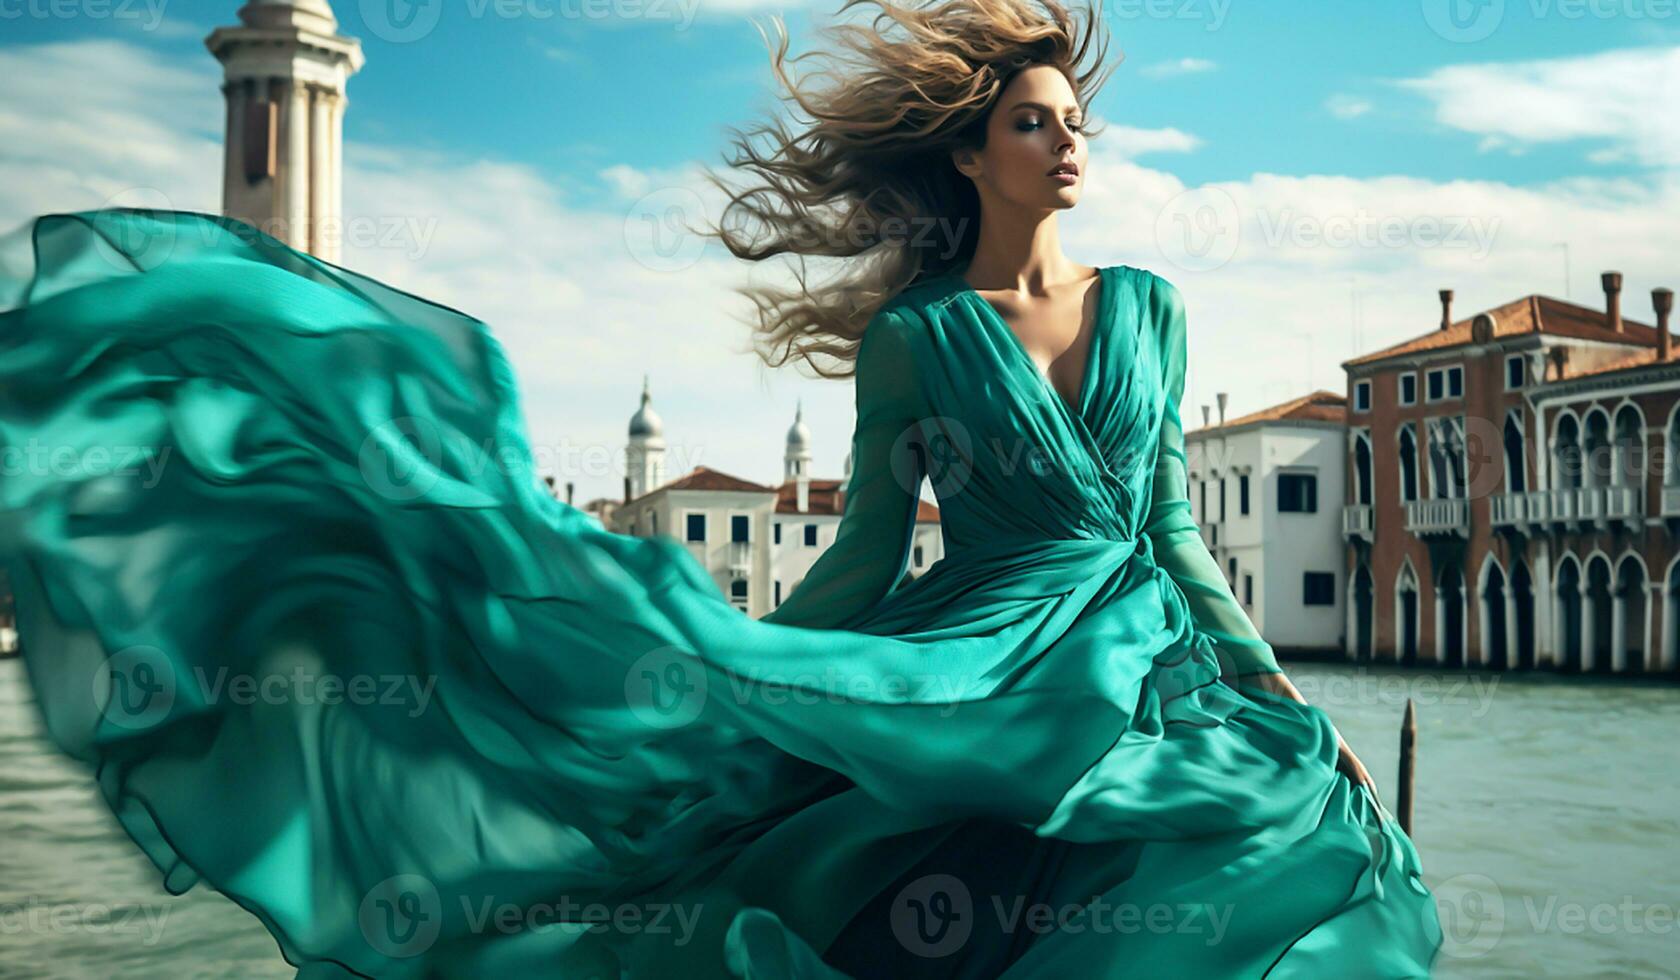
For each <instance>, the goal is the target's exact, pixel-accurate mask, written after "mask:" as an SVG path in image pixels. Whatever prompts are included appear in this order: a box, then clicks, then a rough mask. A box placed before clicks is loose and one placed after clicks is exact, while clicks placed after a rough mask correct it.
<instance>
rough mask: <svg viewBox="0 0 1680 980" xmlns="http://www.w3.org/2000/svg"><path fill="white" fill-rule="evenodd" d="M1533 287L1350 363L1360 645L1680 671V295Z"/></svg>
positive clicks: (1394, 656)
mask: <svg viewBox="0 0 1680 980" xmlns="http://www.w3.org/2000/svg"><path fill="white" fill-rule="evenodd" d="M1602 281H1603V284H1604V291H1605V293H1604V295H1605V299H1604V305H1603V308H1602V309H1589V308H1587V307H1583V306H1579V305H1576V304H1574V303H1569V302H1565V301H1562V300H1558V299H1554V298H1552V297H1548V296H1538V295H1531V296H1526V297H1523V298H1522V299H1519V300H1516V301H1514V302H1511V303H1507V304H1505V305H1503V306H1499V307H1496V308H1494V309H1491V310H1486V311H1484V312H1481V313H1477V314H1476V315H1474V316H1472V317H1470V318H1469V319H1463V320H1454V319H1453V315H1452V291H1451V290H1443V291H1442V292H1441V301H1442V317H1441V324H1440V326H1439V327H1438V328H1437V329H1435V330H1432V331H1431V332H1430V333H1428V334H1425V335H1423V336H1420V337H1416V338H1414V339H1412V340H1409V341H1406V342H1404V343H1401V344H1397V345H1395V346H1392V347H1389V348H1387V349H1385V350H1380V351H1377V352H1375V353H1372V354H1367V355H1364V356H1361V357H1356V358H1353V359H1352V360H1349V361H1346V362H1344V363H1343V367H1344V368H1345V369H1346V371H1347V375H1348V426H1349V428H1348V456H1347V463H1348V480H1347V485H1348V490H1347V502H1346V506H1345V507H1344V509H1343V514H1342V532H1343V536H1344V537H1345V539H1346V541H1347V543H1348V547H1347V559H1348V565H1347V576H1348V577H1347V583H1348V584H1347V589H1348V593H1347V607H1348V629H1347V647H1348V654H1349V656H1350V657H1353V658H1354V659H1359V660H1379V661H1398V662H1401V663H1440V664H1443V665H1448V666H1470V667H1479V668H1484V669H1496V670H1497V669H1507V668H1530V667H1538V668H1556V669H1562V670H1579V671H1615V672H1628V673H1643V672H1656V671H1666V672H1672V671H1674V670H1675V664H1676V637H1677V626H1680V572H1677V570H1676V568H1675V562H1674V559H1675V556H1676V555H1677V554H1680V549H1677V548H1676V546H1675V539H1674V532H1675V530H1676V523H1675V522H1676V521H1677V520H1680V480H1677V479H1676V477H1675V472H1676V471H1675V468H1674V466H1673V464H1672V462H1671V460H1672V459H1673V458H1674V454H1673V453H1671V452H1670V451H1669V450H1670V448H1671V447H1673V446H1675V445H1676V444H1677V441H1680V435H1677V432H1676V420H1675V406H1676V404H1677V403H1680V362H1676V361H1673V360H1671V359H1670V344H1669V332H1668V318H1669V312H1670V309H1671V307H1672V303H1673V294H1672V293H1671V292H1669V291H1668V290H1662V289H1659V290H1655V291H1653V294H1652V303H1653V308H1654V310H1655V314H1656V316H1655V319H1656V321H1657V325H1656V326H1652V325H1650V324H1646V323H1642V322H1636V321H1633V320H1630V319H1627V318H1625V317H1623V316H1622V310H1621V300H1622V297H1621V288H1622V277H1621V275H1620V274H1619V273H1614V272H1608V273H1605V274H1604V276H1603V277H1602Z"/></svg>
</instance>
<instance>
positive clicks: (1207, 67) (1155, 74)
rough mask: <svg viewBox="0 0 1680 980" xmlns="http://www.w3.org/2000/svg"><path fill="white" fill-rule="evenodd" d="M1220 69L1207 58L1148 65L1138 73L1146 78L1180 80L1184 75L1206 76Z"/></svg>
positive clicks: (1181, 59)
mask: <svg viewBox="0 0 1680 980" xmlns="http://www.w3.org/2000/svg"><path fill="white" fill-rule="evenodd" d="M1218 67H1219V66H1218V65H1216V64H1214V63H1213V62H1211V61H1209V60H1208V59H1206V58H1179V59H1178V60H1176V61H1161V62H1157V63H1155V64H1153V65H1146V66H1145V67H1143V68H1140V69H1139V70H1138V71H1139V74H1141V75H1143V76H1144V77H1145V78H1178V77H1180V76H1183V75H1201V74H1205V73H1207V72H1210V71H1213V70H1215V69H1216V68H1218Z"/></svg>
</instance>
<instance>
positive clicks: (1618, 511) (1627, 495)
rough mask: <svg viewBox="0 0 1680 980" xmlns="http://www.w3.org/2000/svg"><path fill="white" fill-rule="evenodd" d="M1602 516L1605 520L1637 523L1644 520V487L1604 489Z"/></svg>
mask: <svg viewBox="0 0 1680 980" xmlns="http://www.w3.org/2000/svg"><path fill="white" fill-rule="evenodd" d="M1604 516H1605V518H1606V519H1607V520H1612V521H1628V522H1631V523H1637V522H1639V521H1642V520H1644V519H1645V488H1644V487H1605V488H1604Z"/></svg>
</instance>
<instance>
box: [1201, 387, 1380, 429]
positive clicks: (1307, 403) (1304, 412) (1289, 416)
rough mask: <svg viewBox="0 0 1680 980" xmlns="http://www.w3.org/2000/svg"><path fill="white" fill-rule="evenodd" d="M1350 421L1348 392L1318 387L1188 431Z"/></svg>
mask: <svg viewBox="0 0 1680 980" xmlns="http://www.w3.org/2000/svg"><path fill="white" fill-rule="evenodd" d="M1346 421H1347V396H1345V395H1341V394H1338V393H1336V392H1334V391H1326V390H1324V389H1323V388H1320V389H1319V390H1317V391H1314V392H1311V393H1309V394H1305V395H1302V396H1301V397H1299V398H1295V399H1292V400H1290V401H1286V402H1283V403H1282V404H1279V405H1273V406H1272V407H1270V408H1262V409H1261V410H1260V411H1258V412H1250V413H1249V414H1247V415H1240V416H1238V417H1236V418H1234V419H1226V420H1225V422H1224V424H1222V425H1209V426H1204V427H1202V428H1200V429H1192V430H1191V431H1189V432H1186V433H1185V435H1187V436H1190V435H1204V434H1206V433H1209V432H1215V431H1218V430H1220V429H1232V428H1236V427H1237V426H1239V425H1252V424H1254V423H1256V422H1339V423H1345V422H1346Z"/></svg>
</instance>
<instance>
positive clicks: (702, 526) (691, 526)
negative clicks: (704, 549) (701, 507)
mask: <svg viewBox="0 0 1680 980" xmlns="http://www.w3.org/2000/svg"><path fill="white" fill-rule="evenodd" d="M688 540H690V541H704V540H706V515H705V514H690V515H688Z"/></svg>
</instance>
